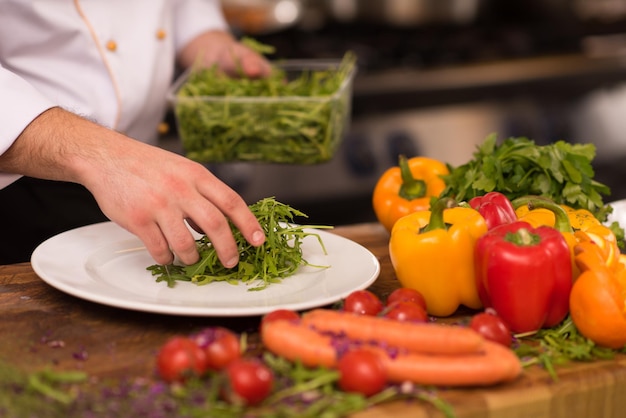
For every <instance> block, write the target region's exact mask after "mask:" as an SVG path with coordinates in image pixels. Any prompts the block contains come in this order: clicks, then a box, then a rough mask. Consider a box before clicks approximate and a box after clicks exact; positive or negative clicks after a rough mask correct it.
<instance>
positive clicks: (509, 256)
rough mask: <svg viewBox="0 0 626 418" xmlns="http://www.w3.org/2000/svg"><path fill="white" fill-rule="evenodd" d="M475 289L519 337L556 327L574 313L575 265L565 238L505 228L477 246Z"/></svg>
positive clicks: (520, 225) (523, 225)
mask: <svg viewBox="0 0 626 418" xmlns="http://www.w3.org/2000/svg"><path fill="white" fill-rule="evenodd" d="M474 262H475V269H476V274H475V278H476V286H477V290H478V295H479V297H480V299H481V302H482V303H483V305H484V306H485V307H486V308H493V309H495V311H496V312H497V313H498V315H499V316H500V317H501V318H502V320H503V321H504V322H506V324H507V325H508V326H509V328H511V331H513V332H516V333H525V332H533V331H537V330H539V329H540V328H550V327H553V326H555V325H557V324H558V323H559V322H561V321H562V320H563V319H565V317H566V316H567V314H568V312H569V294H570V291H571V289H572V261H571V254H570V250H569V247H568V245H567V242H566V241H565V238H564V237H563V235H562V234H561V233H560V232H559V231H557V230H556V229H554V228H552V227H549V226H540V227H538V228H533V227H532V226H531V225H530V224H529V223H528V222H523V221H516V222H513V223H510V224H504V225H500V226H498V227H495V228H493V229H491V230H489V231H487V233H486V234H485V235H483V236H482V237H480V238H479V239H478V240H477V241H476V245H475V247H474Z"/></svg>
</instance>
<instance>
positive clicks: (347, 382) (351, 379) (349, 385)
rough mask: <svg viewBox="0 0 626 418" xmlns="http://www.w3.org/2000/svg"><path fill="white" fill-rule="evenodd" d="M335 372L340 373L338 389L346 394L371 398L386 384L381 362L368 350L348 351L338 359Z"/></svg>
mask: <svg viewBox="0 0 626 418" xmlns="http://www.w3.org/2000/svg"><path fill="white" fill-rule="evenodd" d="M337 370H339V373H340V377H339V387H340V388H341V390H343V391H346V392H356V393H360V394H362V395H365V396H371V395H374V394H376V393H378V392H380V391H381V390H383V388H384V387H385V385H386V384H387V378H386V376H385V370H384V369H383V364H382V362H381V361H380V359H379V358H378V356H377V355H376V354H374V353H373V352H371V351H368V350H364V349H358V348H357V349H354V350H350V351H348V352H347V353H346V354H344V355H343V356H342V357H341V358H340V359H339V363H338V364H337Z"/></svg>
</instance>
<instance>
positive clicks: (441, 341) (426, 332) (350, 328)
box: [302, 309, 485, 354]
mask: <svg viewBox="0 0 626 418" xmlns="http://www.w3.org/2000/svg"><path fill="white" fill-rule="evenodd" d="M302 323H303V324H306V325H308V326H310V327H312V328H315V329H316V330H318V331H322V332H331V333H333V334H335V335H345V336H347V337H349V338H351V339H355V340H359V341H365V342H369V341H376V342H378V343H379V344H381V345H387V346H391V347H398V348H405V349H407V350H411V351H415V352H421V353H431V354H461V353H475V352H479V351H481V350H482V349H483V346H484V343H485V339H484V338H482V337H481V336H480V334H478V333H477V332H475V331H474V330H472V329H470V328H466V327H461V326H455V325H442V324H434V323H416V322H403V321H396V320H393V319H388V318H384V317H376V316H371V315H358V314H354V313H350V312H345V311H337V310H331V309H315V310H313V311H310V312H308V313H305V314H304V315H303V316H302Z"/></svg>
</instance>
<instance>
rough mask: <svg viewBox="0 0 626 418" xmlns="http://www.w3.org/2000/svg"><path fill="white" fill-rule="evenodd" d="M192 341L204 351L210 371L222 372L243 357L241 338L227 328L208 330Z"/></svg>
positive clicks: (197, 335) (194, 337)
mask: <svg viewBox="0 0 626 418" xmlns="http://www.w3.org/2000/svg"><path fill="white" fill-rule="evenodd" d="M192 339H193V340H194V341H195V342H196V344H198V346H200V348H202V349H204V351H205V353H206V357H207V359H206V362H207V368H208V369H210V370H221V369H223V368H224V367H226V366H227V365H228V364H229V363H230V362H231V361H233V360H235V359H238V358H239V357H240V356H241V346H240V344H239V337H238V335H237V334H235V333H234V332H233V331H231V330H229V329H227V328H223V327H210V328H206V329H204V330H202V331H200V332H199V333H198V334H196V335H194V336H193V337H192Z"/></svg>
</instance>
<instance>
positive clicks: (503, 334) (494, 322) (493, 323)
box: [470, 311, 512, 347]
mask: <svg viewBox="0 0 626 418" xmlns="http://www.w3.org/2000/svg"><path fill="white" fill-rule="evenodd" d="M470 328H472V329H473V330H474V331H476V332H478V333H479V334H480V335H482V336H483V337H484V338H486V339H488V340H490V341H494V342H496V343H499V344H502V345H503V346H505V347H510V346H511V342H512V338H511V330H510V329H509V327H508V326H507V325H506V324H505V323H504V322H503V321H502V319H501V318H500V317H499V316H498V315H497V314H496V313H495V312H490V311H485V312H481V313H478V314H476V315H474V316H473V317H472V319H471V321H470Z"/></svg>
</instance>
